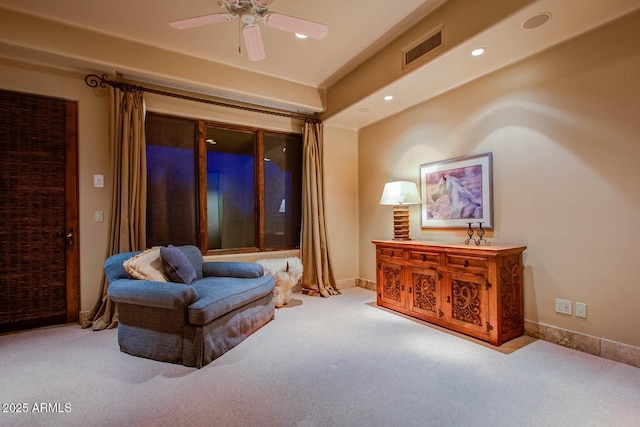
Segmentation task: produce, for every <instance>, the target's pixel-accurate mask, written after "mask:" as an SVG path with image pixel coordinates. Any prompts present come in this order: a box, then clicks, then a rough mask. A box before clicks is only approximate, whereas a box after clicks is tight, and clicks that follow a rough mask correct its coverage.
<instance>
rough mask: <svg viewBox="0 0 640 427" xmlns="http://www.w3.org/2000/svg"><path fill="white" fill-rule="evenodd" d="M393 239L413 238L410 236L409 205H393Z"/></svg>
mask: <svg viewBox="0 0 640 427" xmlns="http://www.w3.org/2000/svg"><path fill="white" fill-rule="evenodd" d="M393 240H411V237H409V206H408V205H399V206H394V207H393Z"/></svg>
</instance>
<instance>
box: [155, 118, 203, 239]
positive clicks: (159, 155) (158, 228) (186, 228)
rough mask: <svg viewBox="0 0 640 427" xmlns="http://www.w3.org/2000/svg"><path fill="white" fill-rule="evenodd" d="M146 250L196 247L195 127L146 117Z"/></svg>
mask: <svg viewBox="0 0 640 427" xmlns="http://www.w3.org/2000/svg"><path fill="white" fill-rule="evenodd" d="M145 132H146V141H147V246H148V247H151V246H157V245H161V246H166V245H169V244H172V245H187V244H190V245H197V244H198V238H197V183H196V176H197V175H196V160H195V159H196V157H195V147H196V141H197V138H196V135H197V123H196V122H195V121H192V120H186V119H180V118H175V117H165V116H161V115H156V114H151V113H148V114H147V118H146V126H145Z"/></svg>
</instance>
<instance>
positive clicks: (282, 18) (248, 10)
mask: <svg viewBox="0 0 640 427" xmlns="http://www.w3.org/2000/svg"><path fill="white" fill-rule="evenodd" d="M271 3H273V0H220V1H219V2H218V4H219V5H220V7H222V8H224V9H226V10H227V11H226V12H224V13H213V14H210V15H204V16H197V17H194V18H188V19H181V20H178V21H172V22H170V23H169V26H171V27H173V28H177V29H179V30H182V29H185V28H192V27H199V26H201V25H208V24H219V23H222V22H229V21H233V20H234V19H236V18H239V19H240V23H241V25H242V35H243V38H244V43H245V46H246V47H247V54H248V55H249V59H250V60H251V61H260V60H262V59H264V58H265V57H266V54H265V51H264V45H263V43H262V36H261V35H260V27H259V26H258V25H257V23H258V22H260V21H262V23H263V24H264V25H266V26H267V27H271V28H275V29H277V30H283V31H288V32H290V33H296V34H301V35H303V36H308V37H311V38H312V39H316V40H320V39H323V38H324V37H325V36H326V35H327V33H328V32H329V28H328V27H327V26H326V25H324V24H319V23H317V22H312V21H307V20H305V19H301V18H296V17H293V16H288V15H283V14H281V13H274V12H269V5H270V4H271Z"/></svg>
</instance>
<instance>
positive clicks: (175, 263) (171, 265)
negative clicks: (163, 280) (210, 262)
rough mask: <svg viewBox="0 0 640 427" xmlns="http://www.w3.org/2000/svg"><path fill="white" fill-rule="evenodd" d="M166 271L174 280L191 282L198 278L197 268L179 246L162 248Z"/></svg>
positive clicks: (186, 283)
mask: <svg viewBox="0 0 640 427" xmlns="http://www.w3.org/2000/svg"><path fill="white" fill-rule="evenodd" d="M160 258H161V259H162V265H163V267H164V272H165V273H166V274H167V276H169V277H170V278H171V280H173V281H174V282H178V283H184V284H185V285H188V284H190V283H191V282H193V281H194V279H195V278H196V269H195V268H194V267H193V264H191V261H189V259H188V258H187V256H186V255H185V254H184V253H183V252H182V251H181V250H180V249H178V248H176V247H175V246H173V245H169V246H167V247H166V248H165V247H162V248H160Z"/></svg>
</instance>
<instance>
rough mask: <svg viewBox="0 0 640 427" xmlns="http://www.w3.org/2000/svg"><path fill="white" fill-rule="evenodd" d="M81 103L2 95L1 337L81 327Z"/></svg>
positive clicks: (0, 135)
mask: <svg viewBox="0 0 640 427" xmlns="http://www.w3.org/2000/svg"><path fill="white" fill-rule="evenodd" d="M76 129H77V104H76V103H75V102H72V101H65V100H61V99H55V98H48V97H42V96H36V95H28V94H23V93H17V92H10V91H0V218H1V219H2V220H1V221H0V248H1V249H0V250H1V252H0V332H6V331H14V330H20V329H27V328H33V327H40V326H49V325H55V324H61V323H67V322H74V321H77V320H78V309H79V285H78V243H77V242H78V235H77V230H78V197H77V194H78V190H77V149H78V147H77V135H76Z"/></svg>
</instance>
